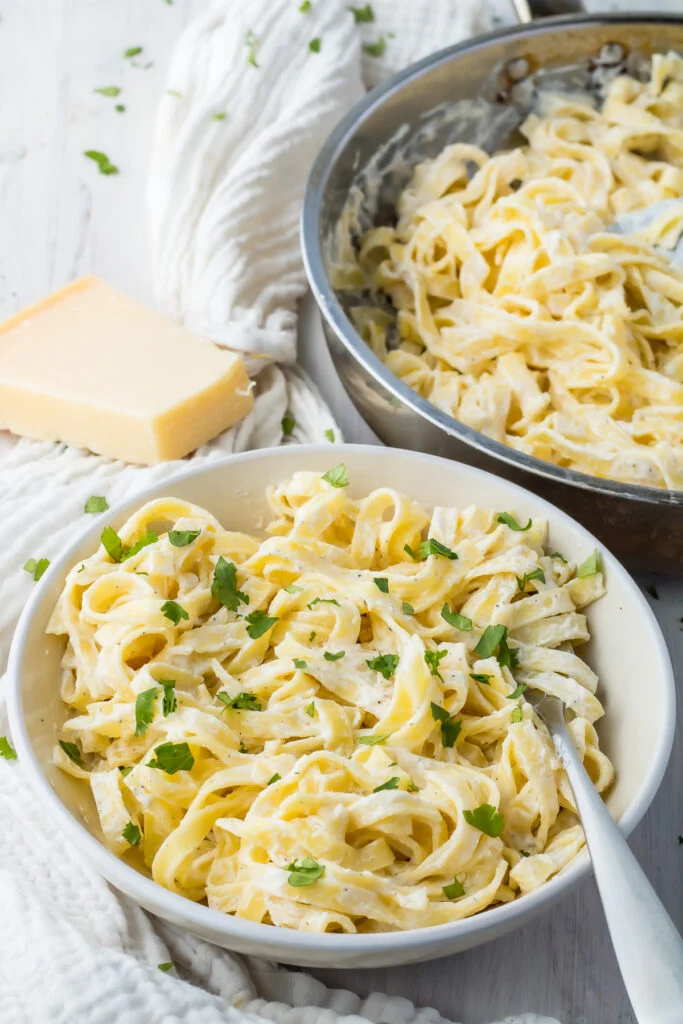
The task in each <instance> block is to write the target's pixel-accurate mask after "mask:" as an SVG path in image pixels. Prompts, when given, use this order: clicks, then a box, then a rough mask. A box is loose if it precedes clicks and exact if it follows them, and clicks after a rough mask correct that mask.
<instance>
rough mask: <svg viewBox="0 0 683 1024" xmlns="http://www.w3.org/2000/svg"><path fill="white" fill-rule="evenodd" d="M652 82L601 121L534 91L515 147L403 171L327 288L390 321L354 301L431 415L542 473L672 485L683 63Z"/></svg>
mask: <svg viewBox="0 0 683 1024" xmlns="http://www.w3.org/2000/svg"><path fill="white" fill-rule="evenodd" d="M650 70H651V73H650V76H649V79H648V80H647V81H639V80H637V79H636V78H633V77H631V76H630V75H626V74H623V75H619V76H618V77H615V78H614V79H613V80H612V82H611V84H610V85H609V87H608V88H607V90H606V92H605V97H604V102H603V103H602V105H601V106H600V108H599V109H597V108H596V106H595V105H593V104H592V101H591V99H590V97H588V96H587V95H582V96H578V97H576V98H573V97H571V96H567V95H558V94H547V93H546V94H545V95H543V94H542V93H541V94H540V96H541V99H540V103H539V113H534V114H532V115H530V116H529V117H528V118H527V119H526V120H525V121H524V123H523V124H522V125H521V128H520V130H521V133H522V135H523V136H524V137H525V138H526V140H527V144H526V145H523V146H521V147H520V148H518V149H513V150H508V151H504V152H498V153H495V154H494V155H493V156H490V155H489V154H488V153H485V152H484V151H483V150H482V149H480V148H478V147H477V146H473V145H464V144H457V145H451V146H448V147H447V148H446V149H445V150H444V151H443V152H442V153H441V154H440V155H439V156H438V157H436V158H435V159H433V160H427V161H425V162H424V163H421V164H419V165H418V166H417V167H416V168H415V172H414V175H413V178H412V181H411V182H410V184H409V185H408V187H407V188H406V189H405V191H404V192H403V193H402V194H401V197H400V199H399V202H398V210H397V217H398V219H397V223H396V225H395V227H392V226H382V227H376V228H374V229H373V230H371V231H369V232H367V234H365V235H364V236H363V237H362V238H361V240H360V248H359V250H358V254H357V257H356V258H349V248H350V247H349V246H347V247H346V261H345V265H338V266H336V268H333V269H332V279H333V283H334V284H335V286H336V287H338V288H339V289H340V290H342V291H344V290H357V289H359V288H360V289H365V290H366V294H367V291H368V290H369V292H370V294H371V295H372V296H374V297H375V298H376V297H377V296H383V297H385V299H386V297H388V299H389V300H390V302H391V304H392V305H393V307H394V309H395V310H397V316H396V317H394V316H392V315H391V314H390V313H389V312H387V309H386V308H381V307H380V305H379V304H378V305H373V304H372V303H370V304H368V301H367V299H366V300H365V303H366V304H364V305H357V306H355V308H353V309H352V316H353V319H354V321H355V324H356V327H357V328H358V330H359V332H360V333H361V335H362V336H363V337H364V339H365V340H366V341H367V342H368V344H369V345H370V347H371V348H372V350H373V351H374V352H375V354H376V355H378V356H379V358H380V359H382V360H383V361H384V362H385V363H386V365H387V366H388V367H389V369H391V370H392V371H393V373H395V374H396V375H397V376H398V377H399V378H401V380H403V381H404V382H405V383H406V384H408V385H409V386H410V387H411V388H413V389H414V390H415V391H417V392H418V393H419V394H420V395H421V396H422V397H424V398H426V399H428V400H429V401H430V402H432V403H433V404H434V405H436V406H437V407H438V408H439V409H442V410H443V411H445V412H446V413H448V414H450V415H451V416H453V417H455V418H456V419H458V420H460V421H461V422H463V423H465V424H467V425H468V426H470V427H473V428H474V429H475V430H478V431H481V432H482V433H483V434H485V435H486V436H488V437H490V438H493V439H495V440H496V441H499V442H502V443H503V444H507V445H510V446H511V447H512V448H516V449H517V450H518V451H520V452H525V453H526V454H529V455H533V456H535V457H537V458H539V459H543V460H546V461H548V462H553V463H555V464H556V465H559V466H563V467H569V468H571V469H574V470H579V471H581V472H584V473H589V474H592V475H593V476H597V477H603V478H607V479H611V480H618V481H622V482H626V483H631V484H642V485H649V486H655V487H663V488H670V489H679V488H683V315H682V308H683V270H682V269H681V267H680V266H677V265H675V262H672V259H671V256H672V250H673V249H674V248H675V246H676V244H677V242H678V240H679V237H680V235H681V232H682V231H683V203H682V202H680V200H681V197H683V60H681V58H680V57H678V56H677V55H675V54H669V55H667V56H664V55H657V56H654V57H653V59H652V63H651V69H650ZM667 201H669V202H667ZM654 204H664V205H662V206H661V207H658V208H657V210H656V211H654V216H653V217H651V218H647V217H642V216H641V217H640V218H639V217H638V216H637V213H638V211H644V210H645V209H646V208H648V207H651V206H653V205H654ZM624 215H627V216H626V218H625V221H624V223H625V225H627V227H628V230H627V231H626V230H625V229H624V228H622V227H620V225H619V223H618V221H619V218H624ZM615 222H616V223H615ZM373 301H374V300H373ZM396 332H397V333H396Z"/></svg>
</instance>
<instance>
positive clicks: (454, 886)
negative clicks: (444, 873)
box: [443, 878, 465, 900]
mask: <svg viewBox="0 0 683 1024" xmlns="http://www.w3.org/2000/svg"><path fill="white" fill-rule="evenodd" d="M443 894H444V896H445V897H446V899H447V900H457V899H458V897H459V896H464V895H465V890H464V888H463V884H462V882H459V881H458V879H457V878H454V879H453V881H452V882H451V884H450V885H444V887H443Z"/></svg>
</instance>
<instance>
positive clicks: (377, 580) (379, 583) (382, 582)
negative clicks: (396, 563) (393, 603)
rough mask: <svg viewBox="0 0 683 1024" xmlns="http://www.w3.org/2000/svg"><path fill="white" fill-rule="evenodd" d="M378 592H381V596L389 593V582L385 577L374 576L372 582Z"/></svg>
mask: <svg viewBox="0 0 683 1024" xmlns="http://www.w3.org/2000/svg"><path fill="white" fill-rule="evenodd" d="M372 582H373V583H374V584H375V586H376V587H377V589H378V590H381V592H382V593H383V594H388V593H389V580H388V579H387V578H386V576H375V577H373V581H372Z"/></svg>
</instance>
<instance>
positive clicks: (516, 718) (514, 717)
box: [510, 704, 524, 722]
mask: <svg viewBox="0 0 683 1024" xmlns="http://www.w3.org/2000/svg"><path fill="white" fill-rule="evenodd" d="M523 718H524V712H523V711H522V709H521V707H520V705H519V704H518V705H517V707H516V708H513V709H512V714H511V715H510V721H511V722H521V721H522V719H523Z"/></svg>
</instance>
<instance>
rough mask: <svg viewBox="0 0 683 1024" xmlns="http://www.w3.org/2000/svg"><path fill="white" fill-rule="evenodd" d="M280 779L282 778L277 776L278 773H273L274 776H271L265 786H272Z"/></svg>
mask: <svg viewBox="0 0 683 1024" xmlns="http://www.w3.org/2000/svg"><path fill="white" fill-rule="evenodd" d="M281 778H282V776H281V775H279V774H278V772H275V775H271V777H270V778H269V779H268V781H267V783H266V785H267V786H272V785H273V783H274V782H279V781H280V779H281Z"/></svg>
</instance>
